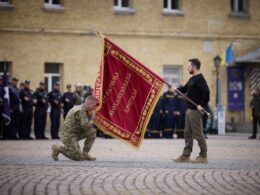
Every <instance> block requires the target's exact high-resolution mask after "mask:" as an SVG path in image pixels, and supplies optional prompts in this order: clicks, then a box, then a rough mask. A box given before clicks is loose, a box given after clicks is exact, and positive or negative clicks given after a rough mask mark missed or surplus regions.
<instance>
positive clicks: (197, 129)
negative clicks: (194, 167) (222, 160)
mask: <svg viewBox="0 0 260 195" xmlns="http://www.w3.org/2000/svg"><path fill="white" fill-rule="evenodd" d="M194 138H195V139H196V140H197V141H198V144H199V147H200V154H199V155H200V156H202V157H207V144H206V140H205V137H204V134H203V126H202V114H201V113H200V112H199V111H198V110H191V109H188V110H187V111H186V115H185V130H184V139H185V147H184V150H183V155H184V156H190V154H191V152H192V147H193V139H194Z"/></svg>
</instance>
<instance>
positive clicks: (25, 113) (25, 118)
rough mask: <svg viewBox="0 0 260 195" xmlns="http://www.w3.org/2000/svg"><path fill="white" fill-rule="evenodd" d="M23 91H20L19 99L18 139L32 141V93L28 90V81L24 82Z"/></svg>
mask: <svg viewBox="0 0 260 195" xmlns="http://www.w3.org/2000/svg"><path fill="white" fill-rule="evenodd" d="M24 84H25V86H24V89H23V90H21V91H20V98H21V101H22V113H21V120H20V122H21V128H20V132H19V138H20V139H33V138H32V137H31V136H30V135H31V131H32V128H31V126H32V118H33V102H34V99H33V91H32V90H31V89H30V81H29V80H26V81H25V82H24Z"/></svg>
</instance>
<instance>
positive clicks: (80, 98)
mask: <svg viewBox="0 0 260 195" xmlns="http://www.w3.org/2000/svg"><path fill="white" fill-rule="evenodd" d="M75 87H76V90H75V96H76V103H75V104H76V105H80V104H82V103H83V102H84V98H83V96H82V85H81V84H80V83H77V84H76V85H75Z"/></svg>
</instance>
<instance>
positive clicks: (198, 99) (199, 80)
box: [178, 73, 210, 110]
mask: <svg viewBox="0 0 260 195" xmlns="http://www.w3.org/2000/svg"><path fill="white" fill-rule="evenodd" d="M178 89H179V90H180V91H181V92H182V93H187V97H189V98H190V99H191V100H193V101H194V102H195V103H196V104H198V105H201V106H202V107H205V106H206V105H207V103H208V102H209V94H210V91H209V87H208V84H207V82H206V80H205V78H204V76H203V75H202V74H201V73H200V74H197V75H194V76H192V77H191V78H190V79H189V81H188V82H187V83H186V84H185V86H183V87H179V88H178ZM188 108H189V109H192V110H196V109H197V108H196V106H194V105H193V104H192V103H190V102H188Z"/></svg>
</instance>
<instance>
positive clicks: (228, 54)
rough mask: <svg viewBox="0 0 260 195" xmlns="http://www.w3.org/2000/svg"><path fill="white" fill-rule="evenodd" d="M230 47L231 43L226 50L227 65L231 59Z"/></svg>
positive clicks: (231, 51)
mask: <svg viewBox="0 0 260 195" xmlns="http://www.w3.org/2000/svg"><path fill="white" fill-rule="evenodd" d="M232 46H233V44H232V43H231V44H230V45H229V46H228V47H227V49H226V60H225V61H226V64H229V63H230V62H232V61H233V60H234V59H233V50H232Z"/></svg>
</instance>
